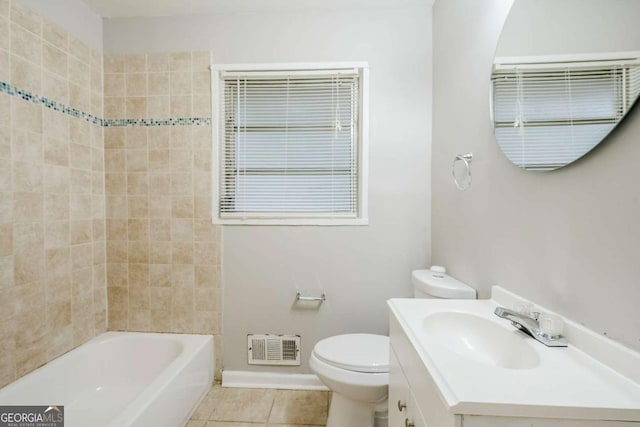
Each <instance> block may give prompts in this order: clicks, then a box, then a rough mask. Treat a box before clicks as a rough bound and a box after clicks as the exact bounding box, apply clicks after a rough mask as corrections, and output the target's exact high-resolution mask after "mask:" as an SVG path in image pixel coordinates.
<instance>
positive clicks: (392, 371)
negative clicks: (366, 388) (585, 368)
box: [389, 313, 640, 427]
mask: <svg viewBox="0 0 640 427" xmlns="http://www.w3.org/2000/svg"><path fill="white" fill-rule="evenodd" d="M389 336H390V342H391V346H390V352H389V427H410V426H414V427H632V426H634V427H635V426H638V427H640V422H634V421H631V422H622V421H601V420H576V419H554V418H531V417H519V416H517V411H516V412H515V414H514V415H515V416H491V415H488V414H485V415H471V414H455V413H452V412H455V408H450V407H449V406H448V405H447V403H446V401H445V398H444V397H443V395H442V393H441V392H440V389H439V388H438V386H437V382H438V381H436V380H434V378H433V377H432V376H431V374H430V373H429V371H428V369H427V368H426V366H425V365H424V363H423V362H422V360H421V358H420V356H419V354H418V352H417V350H416V349H415V347H414V346H413V344H412V343H411V341H410V340H409V338H408V336H407V334H406V333H405V331H404V330H403V328H402V326H401V325H400V322H399V321H398V320H397V318H396V317H395V315H394V314H393V313H392V314H391V316H390V324H389ZM439 381H442V382H444V381H446V379H444V378H440V379H439ZM399 403H400V405H399Z"/></svg>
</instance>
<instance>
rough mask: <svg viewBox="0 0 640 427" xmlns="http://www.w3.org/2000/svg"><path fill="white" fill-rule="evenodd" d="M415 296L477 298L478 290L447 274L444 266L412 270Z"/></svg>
mask: <svg viewBox="0 0 640 427" xmlns="http://www.w3.org/2000/svg"><path fill="white" fill-rule="evenodd" d="M411 284H412V285H413V296H414V297H415V298H443V299H476V290H475V289H473V288H472V287H471V286H469V285H467V284H466V283H462V282H461V281H459V280H458V279H455V278H453V277H451V276H449V275H448V274H446V272H445V270H444V268H442V267H435V266H434V267H431V270H414V271H412V272H411Z"/></svg>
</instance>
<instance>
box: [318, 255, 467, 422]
mask: <svg viewBox="0 0 640 427" xmlns="http://www.w3.org/2000/svg"><path fill="white" fill-rule="evenodd" d="M445 273H446V272H445V270H444V268H442V267H432V268H431V269H430V270H415V271H413V272H412V274H411V283H412V284H413V289H414V296H415V297H416V298H446V299H475V298H476V291H475V289H473V288H471V287H469V286H468V285H466V284H465V283H462V282H460V281H458V280H456V279H454V278H453V277H451V276H448V275H446V274H445ZM309 366H310V367H311V369H312V370H313V371H314V372H315V374H316V375H317V376H318V378H319V379H320V380H321V381H322V382H323V383H324V384H325V385H326V386H327V387H329V389H331V391H332V392H333V395H332V397H331V405H330V406H329V416H328V418H327V427H373V426H374V418H375V413H376V412H384V411H387V394H388V389H389V338H388V337H386V336H382V335H374V334H345V335H336V336H333V337H329V338H325V339H323V340H321V341H319V342H318V343H317V344H316V345H315V347H314V349H313V352H312V353H311V357H310V359H309ZM376 425H377V424H376Z"/></svg>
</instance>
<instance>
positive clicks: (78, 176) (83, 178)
mask: <svg viewBox="0 0 640 427" xmlns="http://www.w3.org/2000/svg"><path fill="white" fill-rule="evenodd" d="M69 178H70V179H69V184H70V192H71V193H74V194H88V193H91V180H92V173H91V172H90V171H85V170H80V169H70V170H69Z"/></svg>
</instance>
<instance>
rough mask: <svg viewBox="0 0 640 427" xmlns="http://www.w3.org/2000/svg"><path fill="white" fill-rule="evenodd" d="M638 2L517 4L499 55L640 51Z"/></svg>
mask: <svg viewBox="0 0 640 427" xmlns="http://www.w3.org/2000/svg"><path fill="white" fill-rule="evenodd" d="M638 17H640V1H638V0H613V1H611V0H561V1H559V0H517V1H516V2H515V3H514V4H513V8H512V9H511V11H510V12H509V18H508V19H507V20H506V22H505V24H504V28H503V30H502V34H501V36H500V40H499V42H498V47H497V51H496V55H497V56H525V55H555V54H573V53H600V52H622V51H637V50H640V25H638Z"/></svg>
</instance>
